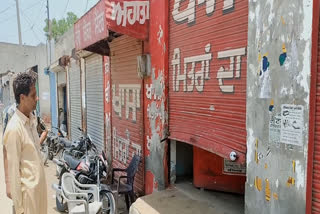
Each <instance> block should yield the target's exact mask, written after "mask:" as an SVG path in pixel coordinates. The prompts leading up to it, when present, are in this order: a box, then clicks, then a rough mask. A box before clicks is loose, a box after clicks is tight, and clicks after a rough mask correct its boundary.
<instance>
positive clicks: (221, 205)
mask: <svg viewBox="0 0 320 214" xmlns="http://www.w3.org/2000/svg"><path fill="white" fill-rule="evenodd" d="M245 167H246V164H245V163H244V164H239V163H236V162H232V161H230V160H228V159H224V158H222V157H220V156H218V155H216V154H214V153H212V152H209V151H207V150H204V149H201V148H199V147H197V146H194V145H191V144H188V143H183V142H179V141H174V140H171V141H170V173H169V174H170V183H171V185H173V186H174V187H175V188H176V189H178V191H180V192H182V193H184V194H186V195H187V197H189V198H191V199H193V200H197V201H202V202H205V203H206V204H207V205H206V206H209V207H212V206H213V207H215V208H214V209H216V210H217V211H221V210H226V209H227V210H228V213H237V214H238V213H240V214H241V213H244V185H245V180H246V176H245V175H246V174H245ZM228 201H230V202H232V203H231V204H230V203H229V202H228Z"/></svg>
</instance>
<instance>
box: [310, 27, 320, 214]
mask: <svg viewBox="0 0 320 214" xmlns="http://www.w3.org/2000/svg"><path fill="white" fill-rule="evenodd" d="M319 29H320V26H319ZM319 51H320V34H319V35H318V69H317V70H318V71H317V85H316V87H317V91H316V119H315V122H316V124H315V138H314V154H313V179H312V180H313V181H312V213H314V214H316V213H320V52H319Z"/></svg>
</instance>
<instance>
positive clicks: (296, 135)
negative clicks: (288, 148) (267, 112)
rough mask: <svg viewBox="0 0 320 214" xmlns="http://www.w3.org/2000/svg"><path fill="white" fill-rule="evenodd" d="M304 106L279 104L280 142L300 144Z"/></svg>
mask: <svg viewBox="0 0 320 214" xmlns="http://www.w3.org/2000/svg"><path fill="white" fill-rule="evenodd" d="M303 111H304V107H303V106H301V105H289V104H284V105H282V106H281V138H280V141H281V143H285V144H292V145H297V146H302V145H303V143H302V132H303V127H304V119H303Z"/></svg>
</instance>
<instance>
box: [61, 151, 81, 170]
mask: <svg viewBox="0 0 320 214" xmlns="http://www.w3.org/2000/svg"><path fill="white" fill-rule="evenodd" d="M63 159H64V160H65V161H66V162H67V164H68V165H69V167H70V169H73V170H75V169H77V167H78V165H79V164H80V162H81V160H78V159H75V158H74V157H72V156H71V155H69V154H65V155H64V157H63Z"/></svg>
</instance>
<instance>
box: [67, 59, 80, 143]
mask: <svg viewBox="0 0 320 214" xmlns="http://www.w3.org/2000/svg"><path fill="white" fill-rule="evenodd" d="M80 83H81V79H80V66H79V65H78V64H77V63H76V61H74V60H73V61H71V65H70V69H69V87H70V88H69V90H70V125H71V139H72V140H76V139H78V138H79V137H80V136H81V131H79V129H78V127H82V116H81V115H82V114H81V90H80V89H81V87H80Z"/></svg>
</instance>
